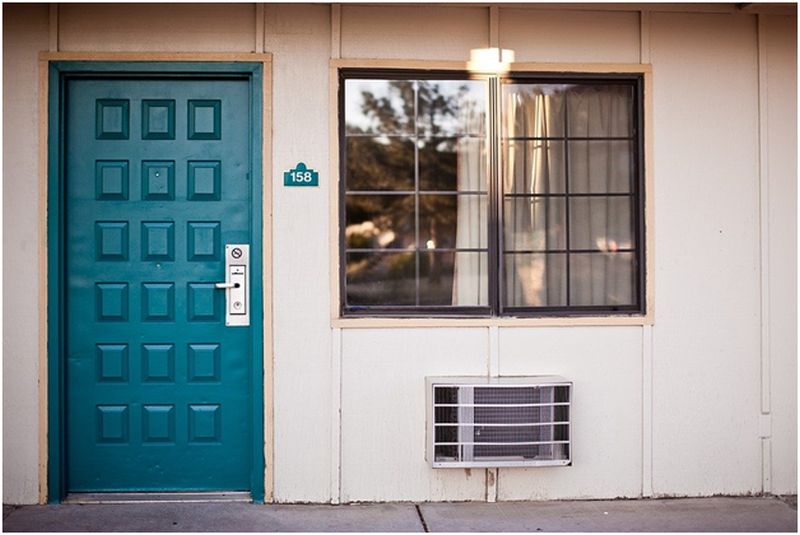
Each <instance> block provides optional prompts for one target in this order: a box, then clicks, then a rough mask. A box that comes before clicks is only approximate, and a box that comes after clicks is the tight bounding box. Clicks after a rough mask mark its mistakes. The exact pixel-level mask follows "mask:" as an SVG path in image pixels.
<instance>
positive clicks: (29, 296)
mask: <svg viewBox="0 0 800 535" xmlns="http://www.w3.org/2000/svg"><path fill="white" fill-rule="evenodd" d="M4 7H5V6H4ZM9 11H10V10H9V9H8V8H6V9H5V14H6V15H8V14H9ZM13 11H14V15H15V16H14V19H15V24H14V25H13V27H12V25H11V24H9V19H10V18H11V17H8V18H6V17H4V19H5V20H4V23H3V70H4V73H3V74H4V76H3V132H4V136H3V503H35V502H36V501H37V500H38V496H39V428H38V427H39V426H38V425H36V423H35V422H37V421H38V414H39V399H38V395H39V389H38V385H37V383H38V380H39V357H38V355H39V310H38V307H39V292H40V288H39V274H38V271H37V270H36V269H31V267H32V266H38V258H37V256H38V247H37V245H36V244H37V243H38V241H39V235H38V232H39V225H40V224H41V222H40V221H38V214H39V185H38V179H37V177H38V176H39V153H38V143H39V130H38V121H39V101H38V98H37V96H36V94H37V91H38V83H39V82H38V80H39V70H38V69H39V67H38V65H37V61H36V59H37V58H36V55H37V54H38V53H39V50H42V49H46V48H47V41H48V31H47V6H46V5H36V6H32V5H27V6H15V9H14V10H13ZM9 72H13V73H14V74H13V75H9V74H8V73H9Z"/></svg>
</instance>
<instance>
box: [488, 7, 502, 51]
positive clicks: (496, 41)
mask: <svg viewBox="0 0 800 535" xmlns="http://www.w3.org/2000/svg"><path fill="white" fill-rule="evenodd" d="M489 48H500V8H499V7H497V6H491V7H490V8H489Z"/></svg>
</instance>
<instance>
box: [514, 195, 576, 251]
mask: <svg viewBox="0 0 800 535" xmlns="http://www.w3.org/2000/svg"><path fill="white" fill-rule="evenodd" d="M566 223H567V212H566V201H565V200H564V198H563V197H561V198H559V197H511V198H506V200H505V208H504V212H503V226H504V229H505V233H504V235H503V239H504V244H503V245H504V247H505V250H506V251H552V250H555V249H558V250H563V249H566V248H567V240H566Z"/></svg>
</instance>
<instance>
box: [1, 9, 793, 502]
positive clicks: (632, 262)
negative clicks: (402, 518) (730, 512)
mask: <svg viewBox="0 0 800 535" xmlns="http://www.w3.org/2000/svg"><path fill="white" fill-rule="evenodd" d="M3 20H4V23H3V26H4V28H3V30H4V31H3V39H4V41H3V45H4V46H3V65H4V78H3V80H4V81H3V84H4V87H3V93H4V102H3V104H4V112H3V121H4V122H3V126H4V128H3V130H4V133H5V137H4V146H3V154H4V158H3V162H4V163H3V176H4V206H3V208H4V216H3V217H4V229H5V230H4V236H3V238H4V246H3V247H4V265H3V268H4V281H3V284H4V302H3V309H4V339H3V353H4V358H3V381H4V384H3V391H4V394H3V429H4V433H3V461H4V470H3V489H4V502H5V503H15V504H16V503H20V504H21V503H37V502H47V501H57V500H61V499H64V498H65V497H66V496H67V495H68V494H69V493H74V492H89V491H125V490H147V491H170V490H192V489H199V490H203V489H206V490H242V491H249V492H251V493H252V496H253V498H254V499H256V500H257V501H258V500H261V499H264V500H266V501H274V502H324V503H327V502H332V503H344V502H363V501H459V500H531V499H533V500H540V499H588V498H618V497H624V498H638V497H660V496H708V495H716V494H729V495H745V494H759V493H775V494H783V493H796V489H797V479H796V473H797V381H796V378H797V312H796V309H797V298H796V289H797V286H796V272H797V269H796V268H797V264H796V258H797V248H796V247H797V155H796V146H797V104H796V94H797V86H796V80H797V69H796V66H797V46H796V43H797V37H796V24H797V19H796V10H795V7H794V6H793V5H773V4H763V5H759V4H749V5H745V6H738V5H735V4H693V5H689V4H681V5H673V4H620V5H615V4H592V5H580V4H569V5H567V4H530V5H527V4H474V5H468V4H459V5H447V4H442V5H381V4H341V5H339V4H332V5H299V4H298V5H282V4H231V5H222V4H147V5H145V4H139V5H137V4H125V5H112V4H91V5H89V4H87V5H81V4H6V5H4V17H3ZM598 88H599V89H598ZM426 91H427V93H426ZM562 97H563V98H562ZM515 99H516V100H515ZM514 102H516V104H513V103H514ZM512 105H515V106H519V109H518V110H519V112H518V114H516V115H515V113H516V112H512V111H510V110H511V109H512V108H511V106H512ZM426 106H427V107H426ZM437 106H438V108H437ZM569 106H573V107H572V111H570V108H569ZM581 106H584V108H581ZM515 109H516V108H515ZM582 109H586V110H591V109H595V110H599V111H596V112H586V113H589V115H588V116H586V115H585V114H584V115H581V113H583V112H581V111H580V110H582ZM476 110H477V111H476ZM559 110H560V111H559ZM592 113H596V114H595V115H591V114H592ZM559 114H560V115H559ZM587 117H589V118H588V119H587ZM543 132H544V133H543ZM598 132H599V133H598ZM431 140H433V141H431ZM437 140H438V141H437ZM118 147H121V149H120V150H119V151H118V152H114V151H115V150H117V148H118ZM454 147H455V148H454ZM470 147H471V148H470ZM559 147H562V148H559ZM426 151H427V152H426ZM559 151H562V152H559ZM570 151H572V152H570ZM581 151H583V152H584V156H580V154H581ZM581 158H583V159H581ZM514 162H517V163H514ZM300 163H302V164H303V167H301V166H300V165H299V164H300ZM426 166H427V169H426ZM600 167H603V168H604V169H606V170H607V171H603V172H600V171H599V170H598V169H599V168H600ZM520 169H521V170H520ZM609 169H610V171H608V170H609ZM426 173H427V178H426ZM581 173H583V174H581ZM600 175H602V178H601V179H598V178H597V177H598V176H600ZM526 176H527V177H529V178H530V177H535V178H536V180H538V181H540V182H543V183H545V184H549V185H548V186H547V188H552V189H545V190H539V189H536V188H537V187H538V186H534V185H532V184H529V183H528V182H525V183H524V184H523V185H521V186H520V185H519V184H518V183H517V181H518V180H523V179H524V177H526ZM581 176H584V177H585V178H586V180H588V182H587V183H586V184H585V185H583V186H581V185H580V177H581ZM521 177H522V178H521ZM592 177H594V178H592ZM294 180H298V181H305V180H307V181H308V183H310V184H314V183H315V184H316V186H312V187H295V186H294V185H293V184H292V181H294ZM359 180H361V182H359ZM596 180H602V181H603V184H604V185H602V186H597V182H596ZM404 181H405V182H404ZM426 181H427V182H426ZM523 181H524V180H523ZM404 183H405V184H406V185H405V186H402V184H404ZM426 184H427V185H426ZM447 184H449V186H448V185H447ZM559 184H560V185H559ZM570 188H572V189H571V190H570ZM598 188H599V189H598ZM401 198H402V199H401ZM387 199H391V200H387ZM398 199H401V201H402V202H405V200H408V203H409V204H408V206H406V208H396V206H395V204H397V203H396V201H397V200H398ZM454 199H457V200H454ZM520 199H522V200H521V201H520ZM515 202H522V203H523V204H524V203H529V204H524V206H523V207H522V208H516V207H515V206H516V205H515V204H514V203H515ZM392 203H395V204H392ZM537 203H539V204H541V205H547V206H548V207H550V208H548V211H544V212H542V211H541V210H540V211H538V212H537V211H536V210H533V209H532V207H533V206H534V205H537ZM398 206H399V204H398ZM409 206H410V207H409ZM587 206H588V208H587ZM592 207H593V208H592ZM403 210H405V211H403ZM592 210H594V211H592ZM570 211H571V212H570ZM537 213H538V214H540V215H539V216H537V215H536V214H537ZM542 213H544V214H545V215H543V216H542V215H541V214H542ZM601 213H602V214H605V215H602V216H600V215H598V214H601ZM398 214H400V215H398ZM526 214H527V215H526ZM570 214H571V215H570ZM582 214H583V215H582ZM586 214H588V215H586ZM592 214H594V215H592ZM609 214H610V215H609ZM537 217H540V219H537ZM551 217H552V218H554V219H552V220H551V219H549V218H551ZM598 217H600V218H601V220H600V222H599V223H598V219H597V218H598ZM404 218H405V219H404ZM526 218H527V219H526ZM541 218H543V219H541ZM387 221H388V222H387ZM514 225H516V226H514ZM512 226H513V228H512ZM570 226H571V228H572V230H571V232H572V233H571V234H570V230H569V227H570ZM564 227H566V228H564ZM582 227H585V229H584V228H582ZM598 229H600V230H598ZM468 231H469V232H468ZM404 232H405V233H407V236H406V237H404V236H403V233H404ZM470 232H474V235H470V234H469V233H470ZM537 233H538V234H537ZM542 236H544V237H542ZM540 238H541V240H544V241H543V242H541V243H539V241H537V240H539V239H540ZM612 242H613V243H612ZM542 243H544V245H542ZM514 244H517V245H518V247H517V245H514ZM236 245H248V246H249V251H247V250H246V249H245V252H244V253H242V251H241V248H240V249H237V248H236ZM226 246H229V247H228V248H227V249H226V248H225V247H226ZM515 247H517V248H516V249H515ZM236 251H239V252H236ZM242 254H244V256H241V255H242ZM236 255H240V256H236ZM248 255H249V263H245V262H244V261H245V260H248ZM393 255H394V256H393ZM403 255H405V256H403ZM437 255H438V256H437ZM470 255H472V256H470ZM512 257H513V258H514V260H511V258H512ZM406 258H407V259H409V260H408V262H409V263H408V264H403V262H405V259H406ZM242 259H244V260H242ZM376 259H378V260H376ZM595 259H603V263H602V267H596V265H595V264H594V263H593V262H594V261H595ZM609 259H611V260H609ZM245 265H246V269H247V271H246V273H247V274H248V275H244V274H243V273H245V272H239V271H236V269H239V268H238V267H237V266H245ZM404 266H405V267H404ZM143 269H146V270H147V271H141V270H143ZM137 270H139V271H137ZM403 270H406V271H403ZM403 273H405V274H406V275H403ZM239 275H241V276H242V278H241V279H237V278H236V277H237V276H239ZM600 279H602V281H604V282H603V283H602V284H601V283H600V282H597V281H598V280H600ZM240 280H241V281H244V282H243V283H242V284H244V285H245V287H246V288H245V289H246V290H247V292H246V293H245V294H242V295H243V297H242V299H244V300H245V301H244V302H245V305H244V306H245V307H246V309H247V312H248V313H249V316H248V321H247V323H248V324H249V326H245V327H241V326H238V327H237V326H235V324H236V322H241V319H240V318H241V316H240V315H239V314H238V312H237V311H235V310H234V308H232V307H233V306H234V303H235V302H237V301H236V299H237V298H236V295H238V294H236V293H235V291H236V290H238V289H239V288H241V286H240V287H238V288H234V287H233V286H235V284H237V281H240ZM531 280H534V281H538V282H537V283H536V284H533V285H532V283H530V281H531ZM442 281H444V282H442ZM526 281H528V282H526ZM609 281H611V282H609ZM216 282H221V283H225V284H228V285H229V286H230V287H229V288H220V289H219V290H217V289H216V288H214V286H213V284H214V283H216ZM405 284H407V286H404V285H405ZM404 292H406V293H404ZM226 318H227V319H226ZM231 348H232V349H231ZM234 356H235V357H236V358H234ZM236 359H240V360H236ZM551 375H557V376H560V377H562V378H564V379H565V380H566V381H568V382H569V383H570V384H571V388H572V391H571V392H572V393H571V399H570V402H571V404H570V416H569V420H570V444H569V447H570V454H569V459H570V461H571V463H570V465H569V466H536V467H501V468H433V467H432V466H431V463H430V462H429V460H430V459H429V457H430V454H429V453H426V447H427V446H426V441H427V438H426V433H427V431H426V429H427V426H428V423H429V422H428V421H426V420H428V419H429V418H430V415H428V416H426V413H427V411H428V407H427V403H428V397H427V396H426V378H431V377H439V376H469V377H476V378H481V377H483V378H495V377H514V376H551ZM104 396H105V397H104ZM170 396H173V397H170ZM215 396H216V397H215ZM220 400H222V401H220ZM231 421H235V422H238V425H239V427H236V425H237V424H233V423H231ZM233 438H235V439H236V440H234V441H233V443H232V442H231V440H232V439H233ZM474 438H475V437H474V436H473V439H474ZM551 440H552V438H551ZM476 442H477V441H476ZM217 446H219V447H217ZM171 448H172V449H171ZM110 467H115V470H111V468H110ZM112 472H114V473H115V475H113V476H112V475H110V474H111V473H112Z"/></svg>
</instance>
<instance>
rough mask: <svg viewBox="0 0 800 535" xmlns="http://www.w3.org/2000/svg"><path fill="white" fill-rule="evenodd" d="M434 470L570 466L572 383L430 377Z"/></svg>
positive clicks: (429, 452)
mask: <svg viewBox="0 0 800 535" xmlns="http://www.w3.org/2000/svg"><path fill="white" fill-rule="evenodd" d="M426 382H427V394H426V396H427V405H426V406H427V423H428V436H427V438H428V448H427V459H428V462H430V463H431V466H432V467H433V468H478V467H485V468H493V467H508V466H566V465H569V464H570V463H571V462H572V461H571V456H570V454H571V450H572V448H571V445H572V444H571V443H570V437H571V433H570V402H571V399H572V383H570V382H569V381H566V380H565V379H564V378H563V377H557V376H552V375H548V376H538V377H492V378H489V377H427V378H426Z"/></svg>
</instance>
